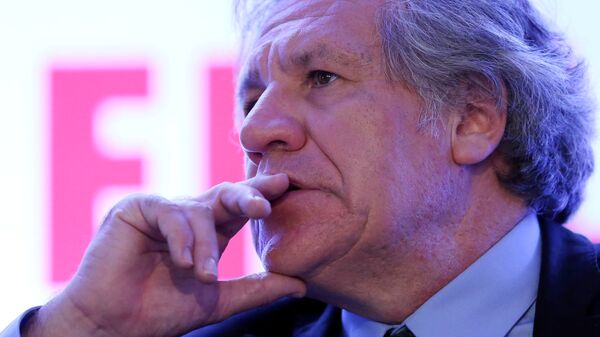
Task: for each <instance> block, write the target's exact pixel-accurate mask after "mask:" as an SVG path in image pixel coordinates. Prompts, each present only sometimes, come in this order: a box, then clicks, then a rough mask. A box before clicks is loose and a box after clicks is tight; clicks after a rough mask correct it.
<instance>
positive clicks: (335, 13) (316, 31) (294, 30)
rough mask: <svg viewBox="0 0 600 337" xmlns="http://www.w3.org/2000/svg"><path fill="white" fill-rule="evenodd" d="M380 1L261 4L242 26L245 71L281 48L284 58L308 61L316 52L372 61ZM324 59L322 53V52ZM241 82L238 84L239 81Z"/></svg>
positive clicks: (306, 0)
mask: <svg viewBox="0 0 600 337" xmlns="http://www.w3.org/2000/svg"><path fill="white" fill-rule="evenodd" d="M382 2H383V1H379V0H279V1H270V2H268V3H267V4H263V6H261V7H257V10H256V11H258V12H256V11H255V12H253V13H251V14H249V15H248V16H247V17H246V18H245V20H246V21H247V22H249V24H247V25H245V26H244V25H242V29H244V27H245V29H246V32H245V33H244V41H243V49H242V53H241V58H240V66H241V67H240V70H241V72H240V75H241V76H247V75H248V73H251V72H256V71H258V69H259V68H260V67H261V65H260V64H259V63H260V60H261V59H263V60H264V58H265V57H268V55H267V54H269V53H270V52H276V53H278V55H279V56H280V57H281V59H282V60H283V61H284V62H285V60H289V61H290V62H291V63H302V62H303V61H304V62H305V63H308V61H309V58H310V56H311V55H312V56H314V54H315V53H317V54H319V53H320V54H323V53H329V54H333V53H331V51H333V50H335V51H338V52H337V53H335V54H336V55H339V56H341V57H342V58H344V55H347V56H348V57H362V58H365V59H372V58H373V55H370V54H373V53H372V52H373V51H374V50H375V49H377V51H378V48H379V47H378V46H379V45H380V43H379V36H378V33H377V27H376V15H377V10H378V9H379V7H380V6H381V4H382ZM320 56H321V57H323V55H320ZM238 83H239V82H238Z"/></svg>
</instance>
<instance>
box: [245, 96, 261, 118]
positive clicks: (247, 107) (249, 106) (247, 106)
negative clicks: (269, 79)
mask: <svg viewBox="0 0 600 337" xmlns="http://www.w3.org/2000/svg"><path fill="white" fill-rule="evenodd" d="M256 102H258V101H257V100H251V101H248V102H246V103H244V116H248V114H249V113H250V111H252V109H253V108H254V106H255V105H256Z"/></svg>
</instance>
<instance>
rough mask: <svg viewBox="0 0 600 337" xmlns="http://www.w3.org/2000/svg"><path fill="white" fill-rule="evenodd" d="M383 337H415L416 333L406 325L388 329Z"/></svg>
mask: <svg viewBox="0 0 600 337" xmlns="http://www.w3.org/2000/svg"><path fill="white" fill-rule="evenodd" d="M383 337H415V335H414V334H413V333H412V332H411V331H410V330H409V329H408V327H407V326H406V325H403V326H401V327H399V328H391V329H389V330H388V331H386V333H385V335H383Z"/></svg>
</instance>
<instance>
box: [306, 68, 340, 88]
mask: <svg viewBox="0 0 600 337" xmlns="http://www.w3.org/2000/svg"><path fill="white" fill-rule="evenodd" d="M307 77H308V80H309V81H310V84H311V85H312V86H313V87H315V88H320V87H324V86H326V85H328V84H331V82H333V81H335V80H337V79H338V78H339V76H338V75H336V74H334V73H331V72H329V71H324V70H313V71H311V72H310V73H308V76H307Z"/></svg>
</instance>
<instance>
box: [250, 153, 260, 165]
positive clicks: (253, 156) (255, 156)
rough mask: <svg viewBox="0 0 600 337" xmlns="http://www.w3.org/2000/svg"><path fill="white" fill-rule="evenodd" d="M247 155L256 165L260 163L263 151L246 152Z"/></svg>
mask: <svg viewBox="0 0 600 337" xmlns="http://www.w3.org/2000/svg"><path fill="white" fill-rule="evenodd" d="M246 156H247V157H248V159H250V161H251V162H253V163H254V164H256V165H258V164H259V163H260V160H261V159H262V153H260V152H246Z"/></svg>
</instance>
